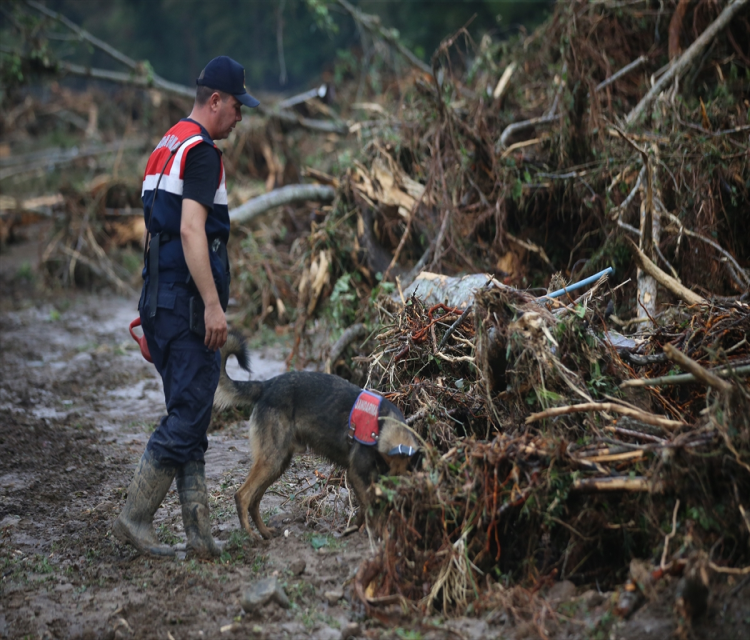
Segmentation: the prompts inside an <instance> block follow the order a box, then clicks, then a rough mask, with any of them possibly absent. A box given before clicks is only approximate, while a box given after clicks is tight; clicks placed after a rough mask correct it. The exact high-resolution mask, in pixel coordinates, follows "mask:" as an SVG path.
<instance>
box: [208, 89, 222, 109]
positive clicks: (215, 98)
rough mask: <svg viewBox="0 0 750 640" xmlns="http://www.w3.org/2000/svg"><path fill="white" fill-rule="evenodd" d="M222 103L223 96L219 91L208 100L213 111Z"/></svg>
mask: <svg viewBox="0 0 750 640" xmlns="http://www.w3.org/2000/svg"><path fill="white" fill-rule="evenodd" d="M220 102H221V94H220V93H219V92H218V91H214V92H213V93H212V94H211V97H210V98H209V99H208V104H209V106H210V107H211V109H216V108H217V107H218V106H219V103H220Z"/></svg>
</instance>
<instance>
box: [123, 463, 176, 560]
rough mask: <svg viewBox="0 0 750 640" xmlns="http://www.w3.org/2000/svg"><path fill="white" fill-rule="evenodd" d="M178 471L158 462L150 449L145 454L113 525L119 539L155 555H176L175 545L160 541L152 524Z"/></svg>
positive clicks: (142, 551)
mask: <svg viewBox="0 0 750 640" xmlns="http://www.w3.org/2000/svg"><path fill="white" fill-rule="evenodd" d="M175 472H176V469H175V468H174V467H169V466H163V465H160V464H158V463H157V461H156V459H155V458H154V457H153V455H152V454H151V453H150V452H149V451H148V450H147V451H146V452H145V453H144V454H143V456H142V457H141V461H140V462H139V463H138V467H137V468H136V470H135V475H134V476H133V480H132V481H131V483H130V487H128V499H127V501H126V502H125V507H124V508H123V510H122V512H121V513H120V515H119V516H118V517H117V520H115V523H114V525H113V527H112V533H113V534H114V535H115V537H116V538H117V539H118V540H119V541H120V542H127V543H129V544H132V545H133V546H134V547H135V548H136V549H138V551H140V552H141V553H148V554H150V555H153V556H173V555H174V554H175V552H174V549H173V548H172V547H170V546H169V545H165V544H162V543H161V542H159V540H158V538H157V537H156V533H154V527H153V521H154V514H155V513H156V510H157V509H158V508H159V505H160V504H161V501H162V500H164V496H165V495H167V491H169V486H170V485H171V484H172V479H173V478H174V475H175Z"/></svg>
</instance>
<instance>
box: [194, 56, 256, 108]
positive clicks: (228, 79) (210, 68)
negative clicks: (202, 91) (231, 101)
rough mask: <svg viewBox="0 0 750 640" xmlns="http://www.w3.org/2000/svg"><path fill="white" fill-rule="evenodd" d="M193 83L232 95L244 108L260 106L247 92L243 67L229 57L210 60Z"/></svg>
mask: <svg viewBox="0 0 750 640" xmlns="http://www.w3.org/2000/svg"><path fill="white" fill-rule="evenodd" d="M195 83H196V84H197V85H199V86H201V87H209V88H210V89H217V90H218V91H223V92H224V93H228V94H230V95H233V96H234V97H235V98H237V100H239V101H240V102H241V103H242V104H244V105H245V106H246V107H257V106H258V105H259V104H260V102H258V101H257V100H256V99H255V98H253V96H251V95H250V94H249V93H248V92H247V87H246V86H245V67H243V66H242V65H241V64H240V63H239V62H236V61H235V60H232V59H231V58H230V57H229V56H219V57H218V58H214V59H213V60H211V62H209V63H208V64H207V65H206V68H205V69H203V71H201V74H200V75H199V76H198V79H197V80H196V81H195Z"/></svg>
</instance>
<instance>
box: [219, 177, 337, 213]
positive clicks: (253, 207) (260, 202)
mask: <svg viewBox="0 0 750 640" xmlns="http://www.w3.org/2000/svg"><path fill="white" fill-rule="evenodd" d="M335 196H336V190H335V189H334V188H333V187H329V186H327V185H322V184H290V185H287V186H286V187H281V188H280V189H274V190H273V191H271V192H269V193H265V194H263V195H262V196H258V197H257V198H253V199H251V200H248V201H247V202H246V203H245V204H243V205H241V206H239V207H237V208H235V209H232V210H231V211H230V212H229V219H230V220H231V221H232V222H249V221H250V220H252V219H253V218H255V217H256V216H259V215H260V214H261V213H265V212H266V211H268V210H269V209H273V208H274V207H280V206H282V205H285V204H291V203H292V202H304V201H306V200H314V201H316V202H331V201H332V200H333V198H334V197H335Z"/></svg>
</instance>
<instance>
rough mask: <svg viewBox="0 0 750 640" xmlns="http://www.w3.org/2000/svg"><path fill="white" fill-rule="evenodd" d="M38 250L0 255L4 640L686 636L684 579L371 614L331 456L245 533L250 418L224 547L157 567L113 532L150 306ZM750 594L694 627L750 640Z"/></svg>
mask: <svg viewBox="0 0 750 640" xmlns="http://www.w3.org/2000/svg"><path fill="white" fill-rule="evenodd" d="M37 255H38V251H37V248H36V247H35V245H34V244H33V243H32V244H28V245H26V246H20V247H14V248H11V250H10V251H8V250H6V251H5V252H3V253H0V287H1V289H0V292H1V293H2V302H1V303H0V336H1V337H0V451H2V454H1V455H0V534H1V538H0V566H1V567H2V581H1V583H0V637H7V638H26V637H28V638H160V639H169V640H180V639H183V638H235V637H236V638H246V637H254V638H306V639H309V638H314V639H338V638H345V637H368V638H404V639H406V638H411V639H422V638H423V639H428V638H429V639H435V640H439V639H442V638H466V639H473V638H477V639H478V638H523V637H531V638H533V637H540V636H541V637H544V636H545V635H548V636H549V637H556V638H601V639H604V638H654V639H657V638H659V639H661V638H668V637H670V636H672V634H673V633H674V632H675V630H676V629H677V621H676V619H675V616H674V615H673V613H672V608H671V603H672V602H673V601H674V589H675V588H676V582H675V583H667V584H666V585H665V587H664V591H663V593H662V596H661V597H660V598H659V600H658V601H656V602H654V603H653V604H649V605H646V606H644V607H642V608H641V609H639V610H638V612H637V613H636V614H635V615H634V616H632V618H631V619H629V620H626V621H620V620H619V619H617V618H616V616H614V614H613V610H614V604H615V603H616V601H617V597H618V596H617V594H611V593H599V592H597V590H596V588H595V586H594V585H589V586H579V587H578V588H576V587H575V586H574V585H572V584H571V583H557V584H556V585H553V586H552V587H551V589H550V590H549V591H546V592H542V593H544V594H545V595H546V597H547V599H548V602H549V603H550V605H549V607H543V608H542V609H541V611H542V614H543V615H542V616H541V618H540V617H539V616H538V615H537V617H536V619H535V620H534V619H529V620H528V621H526V622H523V621H522V620H521V617H514V614H513V612H512V611H502V610H498V611H492V612H490V613H489V614H487V615H484V616H483V617H481V618H462V619H459V620H442V619H439V618H430V619H417V618H416V617H415V616H413V615H405V616H401V617H399V616H398V615H395V616H393V617H391V619H390V621H389V622H388V623H384V622H380V621H378V620H376V619H372V618H367V617H365V612H364V610H363V608H362V606H361V605H360V604H359V603H358V602H357V601H356V600H352V597H351V591H350V588H349V583H348V581H349V579H350V578H351V577H352V576H353V575H354V573H355V572H356V570H357V568H358V566H359V563H360V561H361V560H362V559H363V558H365V557H367V555H368V554H370V553H372V551H373V549H374V548H375V545H376V544H377V541H374V540H371V538H370V536H369V535H368V532H367V531H360V532H358V533H355V534H353V535H351V536H349V537H345V538H342V537H341V532H342V531H343V530H344V529H345V527H346V525H347V523H348V520H349V516H350V515H351V514H350V509H349V501H348V492H347V491H346V486H345V484H342V478H341V474H340V472H338V471H337V470H335V469H333V468H332V467H331V466H330V465H328V464H327V463H325V461H323V460H320V459H317V458H315V457H313V456H312V455H310V454H306V455H302V456H299V457H297V458H296V459H295V461H294V463H293V465H292V467H291V468H290V469H289V471H288V472H287V473H286V474H285V476H284V477H283V478H282V479H281V480H280V481H279V482H278V483H277V484H276V485H274V486H273V487H272V488H271V489H270V490H269V492H268V493H267V494H266V496H265V498H264V501H263V503H262V511H263V515H264V518H270V519H271V522H272V524H275V525H277V526H279V527H280V529H281V530H282V531H283V532H284V535H282V536H280V537H278V538H276V539H274V540H271V541H269V542H256V541H254V540H251V539H250V538H249V537H248V536H247V535H246V534H245V533H244V532H243V531H240V528H239V523H238V520H237V517H236V514H235V510H234V501H233V494H234V491H235V489H236V487H237V486H238V485H239V484H240V483H241V482H242V480H243V479H244V474H245V473H246V470H247V462H248V457H249V451H248V442H247V439H246V438H245V427H244V418H245V416H242V415H240V414H232V413H229V414H222V415H219V416H215V428H214V429H213V430H212V432H211V433H210V434H209V442H210V444H209V450H208V453H207V456H206V472H207V478H208V484H209V492H210V501H211V517H212V523H213V532H214V535H215V536H216V537H217V538H218V539H220V540H223V541H224V542H225V547H224V553H223V555H222V557H221V558H220V559H219V560H216V561H213V562H204V561H197V560H194V559H190V558H189V557H188V558H186V557H185V554H184V552H179V553H178V555H177V557H176V558H175V559H160V560H155V559H152V558H148V557H144V556H140V555H138V554H137V553H135V552H134V551H133V550H132V549H131V548H129V547H127V546H123V545H121V544H119V543H118V542H117V541H115V540H114V539H113V538H112V535H111V524H112V521H113V519H114V518H115V516H116V515H117V513H118V512H119V510H120V509H121V507H122V505H123V504H124V499H125V492H126V489H127V485H128V482H129V480H130V478H131V476H132V473H133V469H134V468H135V464H136V463H137V461H138V459H139V457H140V455H141V454H142V452H143V450H144V447H145V444H146V441H147V440H148V437H149V434H150V432H151V430H152V429H153V425H154V423H155V421H156V420H157V419H158V418H159V416H160V415H161V412H162V408H163V396H162V390H161V382H160V380H159V379H158V377H157V375H156V373H155V370H154V369H153V367H152V366H151V365H149V364H148V363H146V362H145V361H144V360H143V359H142V358H141V356H140V353H139V352H138V351H137V350H136V346H135V343H133V342H132V341H131V340H130V337H129V335H128V333H127V325H128V323H129V322H130V320H131V319H132V318H134V317H135V315H136V300H135V299H131V298H123V297H118V296H115V295H113V294H111V293H106V292H98V293H95V292H89V293H80V292H78V293H71V292H70V291H67V292H66V291H55V290H50V289H49V288H48V287H46V286H44V285H43V284H42V283H41V278H40V276H39V274H38V273H37V271H36V268H35V266H34V262H35V257H36V256H37ZM285 355H286V353H285V349H284V346H283V344H282V345H281V346H279V345H275V346H271V347H259V348H257V349H255V350H254V352H253V359H252V362H253V369H254V372H255V377H257V378H266V377H270V376H272V375H275V374H277V373H280V372H281V371H283V370H284V356H285ZM235 374H237V371H236V370H235ZM155 525H156V528H157V530H158V534H159V536H160V538H161V539H162V540H163V541H165V542H169V543H171V544H177V545H179V544H180V543H181V542H182V543H184V536H183V532H182V522H181V515H180V507H179V501H178V499H177V494H176V491H175V490H174V487H173V488H172V490H170V492H169V494H168V495H167V498H166V500H165V502H164V504H163V506H162V508H161V509H160V510H159V511H158V512H157V514H156V518H155ZM178 548H179V547H178ZM270 576H276V577H277V579H278V581H279V583H280V584H281V585H282V587H283V588H284V590H285V592H286V594H287V596H288V598H289V601H290V605H291V606H290V607H289V608H288V609H284V608H281V607H279V606H278V605H277V604H275V603H270V604H268V605H266V606H265V607H264V608H262V609H261V610H259V611H255V612H251V613H246V612H245V611H244V610H243V607H242V600H243V595H244V594H245V592H246V591H247V590H248V589H251V588H252V587H253V585H255V584H256V583H257V582H258V581H259V580H260V579H262V578H266V577H270ZM592 587H594V588H592ZM749 598H750V587H748V588H744V587H743V586H742V584H741V583H736V584H734V583H733V582H731V581H730V582H722V583H721V584H720V585H718V591H717V592H716V593H715V594H713V595H712V598H711V601H710V608H709V613H708V614H707V616H705V617H704V618H703V619H702V620H700V621H698V623H697V624H696V627H695V629H694V630H693V631H691V634H693V635H694V636H695V637H711V638H713V639H714V640H720V639H721V638H747V637H750V606H749V605H748V599H749ZM537 611H539V609H538V608H537ZM545 611H546V612H547V613H545Z"/></svg>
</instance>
